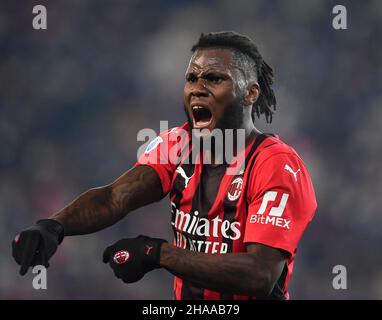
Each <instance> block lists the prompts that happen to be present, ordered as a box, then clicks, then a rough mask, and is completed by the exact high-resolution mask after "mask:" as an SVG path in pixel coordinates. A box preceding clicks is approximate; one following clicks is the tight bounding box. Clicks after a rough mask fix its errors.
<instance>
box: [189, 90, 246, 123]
mask: <svg viewBox="0 0 382 320" xmlns="http://www.w3.org/2000/svg"><path fill="white" fill-rule="evenodd" d="M183 108H184V112H185V113H186V117H187V121H188V125H189V127H190V129H194V124H193V122H192V119H191V117H190V115H189V113H188V112H187V108H186V106H185V105H183ZM216 128H217V129H222V130H224V129H241V128H243V98H242V97H237V98H236V99H235V100H234V101H233V102H232V103H231V104H230V105H229V106H228V107H227V108H226V109H225V111H224V113H223V116H222V117H221V118H220V119H219V121H218V122H217V123H216Z"/></svg>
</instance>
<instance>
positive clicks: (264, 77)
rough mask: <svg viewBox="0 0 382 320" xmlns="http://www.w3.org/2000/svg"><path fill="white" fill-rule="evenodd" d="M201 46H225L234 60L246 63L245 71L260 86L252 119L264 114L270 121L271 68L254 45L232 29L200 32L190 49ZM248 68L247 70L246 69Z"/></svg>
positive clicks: (272, 104)
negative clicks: (197, 39)
mask: <svg viewBox="0 0 382 320" xmlns="http://www.w3.org/2000/svg"><path fill="white" fill-rule="evenodd" d="M203 48H226V49H229V50H232V52H233V55H234V56H236V60H238V61H243V58H244V62H245V63H246V67H247V68H246V71H247V73H248V72H249V74H250V76H249V77H251V75H252V78H253V77H255V78H256V79H257V81H258V84H259V86H260V96H259V98H258V99H257V101H256V102H255V103H254V104H253V107H252V120H253V121H255V116H256V115H257V117H258V118H260V115H261V114H263V113H264V114H265V119H266V121H267V123H271V122H272V115H273V110H272V108H273V109H274V110H276V97H275V94H274V92H273V89H272V88H271V86H272V84H273V70H272V68H271V67H270V66H269V65H268V64H267V63H266V62H265V61H264V59H263V57H262V56H261V54H260V52H259V50H258V49H257V47H256V45H255V44H254V43H253V42H252V40H251V39H250V38H248V37H246V36H244V35H241V34H238V33H236V32H233V31H225V32H212V33H208V34H203V33H202V34H201V36H200V38H199V41H198V42H197V43H196V44H195V45H193V47H192V49H191V51H192V52H195V51H196V50H198V49H203ZM248 69H249V70H248Z"/></svg>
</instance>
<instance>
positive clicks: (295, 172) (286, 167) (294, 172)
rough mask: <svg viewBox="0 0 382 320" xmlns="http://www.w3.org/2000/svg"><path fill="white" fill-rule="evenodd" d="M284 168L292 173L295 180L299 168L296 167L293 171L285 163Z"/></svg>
mask: <svg viewBox="0 0 382 320" xmlns="http://www.w3.org/2000/svg"><path fill="white" fill-rule="evenodd" d="M284 169H285V170H286V171H289V172H290V173H291V174H293V176H294V178H295V180H296V181H297V173H298V172H299V171H301V170H300V169H298V170H297V171H293V170H292V168H291V167H290V166H289V164H286V165H285V166H284Z"/></svg>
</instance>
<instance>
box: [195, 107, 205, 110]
mask: <svg viewBox="0 0 382 320" xmlns="http://www.w3.org/2000/svg"><path fill="white" fill-rule="evenodd" d="M198 109H206V107H203V106H193V107H192V110H198Z"/></svg>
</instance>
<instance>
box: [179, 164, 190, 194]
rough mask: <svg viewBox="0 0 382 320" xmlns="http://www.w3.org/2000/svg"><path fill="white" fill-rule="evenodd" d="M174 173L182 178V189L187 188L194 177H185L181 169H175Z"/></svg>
mask: <svg viewBox="0 0 382 320" xmlns="http://www.w3.org/2000/svg"><path fill="white" fill-rule="evenodd" d="M176 172H177V173H179V174H180V175H181V177H182V178H184V188H185V189H186V188H187V185H188V183H189V182H190V180H191V178H192V177H193V176H194V175H192V176H191V177H187V175H186V172H184V169H183V168H182V167H178V168H176Z"/></svg>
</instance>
